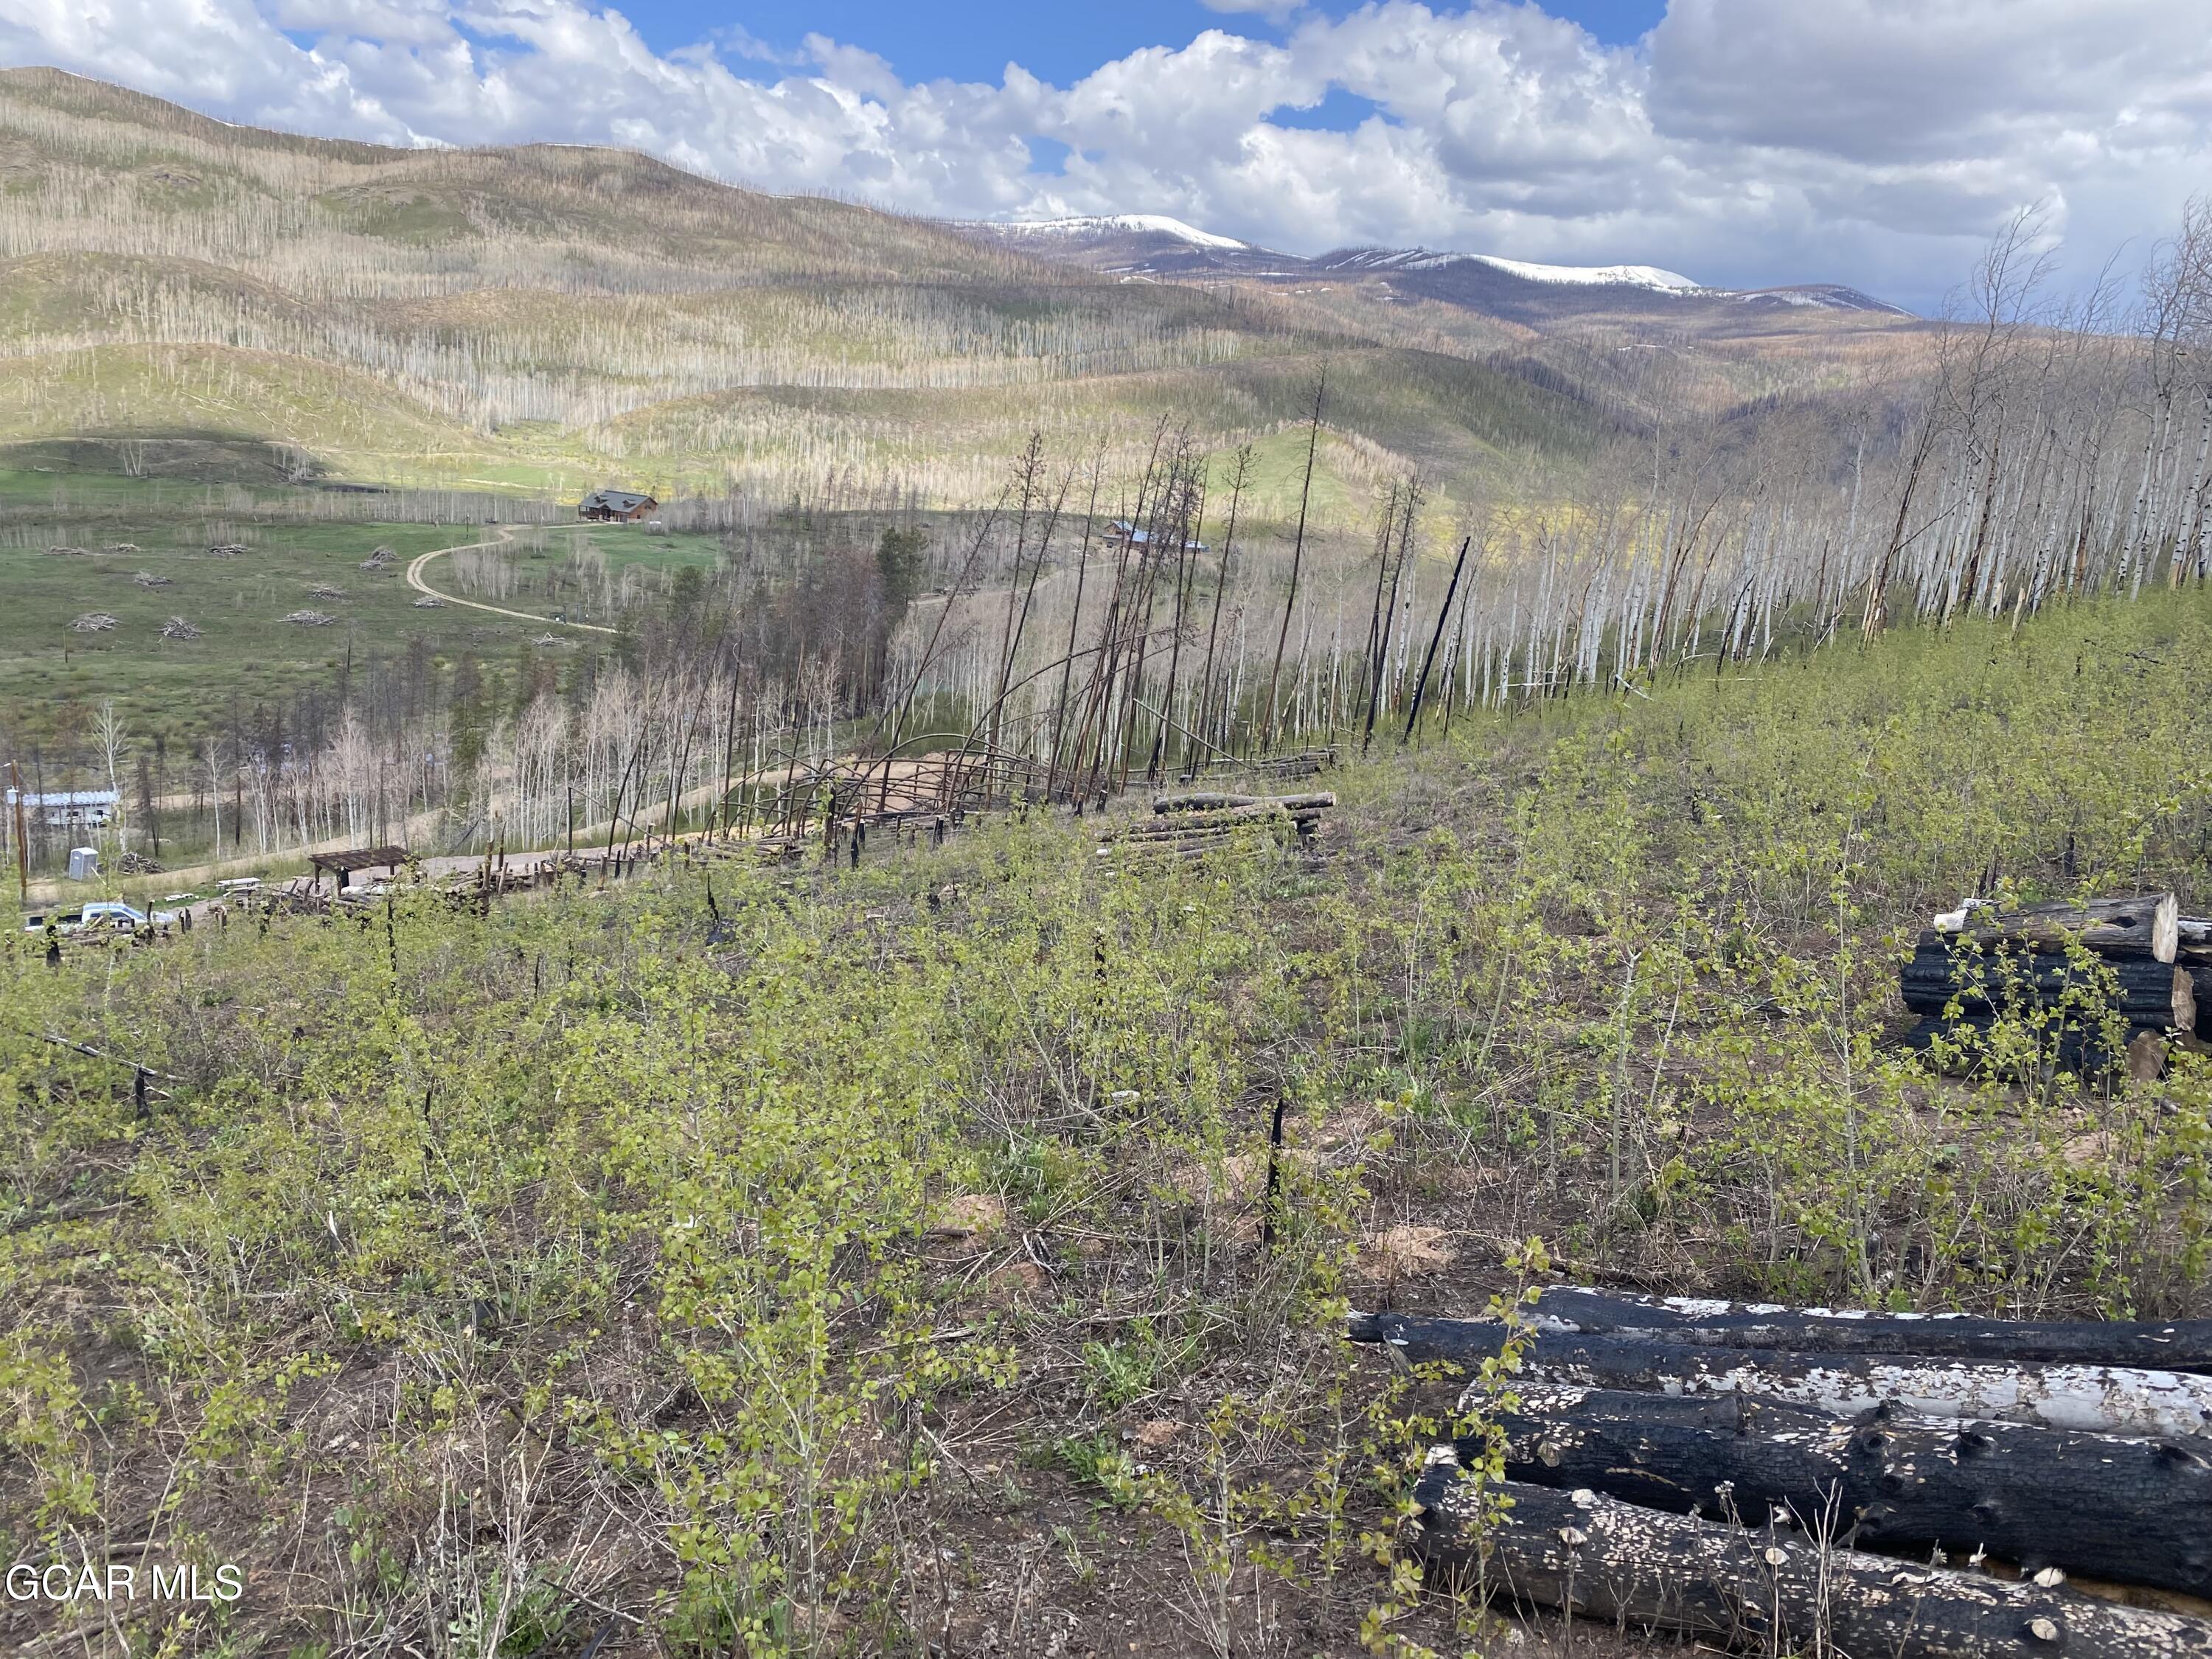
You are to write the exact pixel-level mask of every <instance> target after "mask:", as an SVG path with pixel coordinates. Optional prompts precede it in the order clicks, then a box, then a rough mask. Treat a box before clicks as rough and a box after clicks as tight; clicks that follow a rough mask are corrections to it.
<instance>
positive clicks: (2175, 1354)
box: [1529, 1285, 2212, 1372]
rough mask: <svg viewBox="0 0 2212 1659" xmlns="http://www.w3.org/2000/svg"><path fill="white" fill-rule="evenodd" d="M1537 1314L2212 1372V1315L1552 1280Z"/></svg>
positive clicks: (1752, 1342) (1722, 1341) (1618, 1331)
mask: <svg viewBox="0 0 2212 1659" xmlns="http://www.w3.org/2000/svg"><path fill="white" fill-rule="evenodd" d="M1529 1317H1530V1319H1531V1321H1532V1322H1534V1324H1535V1325H1536V1326H1537V1328H1539V1329H1542V1330H1555V1331H1560V1332H1565V1333H1577V1332H1579V1333H1581V1334H1585V1335H1611V1336H1620V1337H1626V1338H1631V1339H1633V1340H1641V1341H1650V1342H1680V1343H1692V1344H1696V1345H1698V1346H1704V1347H1717V1348H1786V1349H1791V1350H1794V1351H1796V1352H1800V1353H1865V1354H1911V1355H1915V1356H1917V1357H1919V1358H1927V1359H1972V1360H1979V1361H1984V1362H1987V1363H1990V1364H2007V1363H2011V1362H2015V1361H2028V1362H2032V1363H2037V1364H2072V1365H2130V1366H2145V1367H2149V1368H2151V1369H2154V1370H2169V1371H2207V1372H2212V1319H2178V1320H2167V1321H2164V1322H2128V1321H2121V1320H2100V1319H2049V1320H2046V1319H1986V1318H1984V1317H1982V1316H1979V1315H1975V1314H1948V1313H1947V1314H1894V1313H1865V1312H1854V1311H1851V1310H1830V1309H1826V1308H1784V1307H1778V1306H1776V1305H1773V1304H1765V1303H1738V1302H1716V1301H1711V1300H1707V1299H1704V1298H1699V1297H1654V1296H1639V1295H1636V1294H1634V1293H1632V1292H1628V1291H1595V1290H1588V1289H1584V1288H1583V1287H1580V1286H1577V1285H1559V1286H1557V1287H1555V1288H1552V1289H1547V1290H1546V1291H1545V1292H1544V1293H1543V1296H1542V1298H1541V1300H1539V1301H1538V1302H1537V1304H1535V1306H1534V1308H1533V1309H1532V1310H1530V1313H1529Z"/></svg>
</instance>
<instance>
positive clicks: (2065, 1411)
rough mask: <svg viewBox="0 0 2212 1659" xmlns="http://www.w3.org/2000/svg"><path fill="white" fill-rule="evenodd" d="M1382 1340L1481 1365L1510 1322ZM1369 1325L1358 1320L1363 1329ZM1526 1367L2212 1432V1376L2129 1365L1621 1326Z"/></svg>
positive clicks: (1378, 1330) (1967, 1412)
mask: <svg viewBox="0 0 2212 1659" xmlns="http://www.w3.org/2000/svg"><path fill="white" fill-rule="evenodd" d="M1365 1328H1366V1329H1368V1330H1370V1331H1371V1332H1372V1333H1374V1335H1373V1337H1371V1338H1370V1340H1382V1341H1385V1342H1388V1343H1389V1344H1390V1345H1391V1346H1394V1347H1395V1348H1396V1349H1397V1350H1398V1352H1400V1353H1401V1354H1402V1355H1403V1356H1404V1357H1405V1358H1407V1359H1409V1360H1413V1361H1415V1362H1419V1361H1423V1360H1443V1361H1445V1362H1447V1363H1449V1364H1458V1365H1462V1366H1471V1365H1473V1364H1476V1363H1478V1362H1480V1361H1481V1360H1483V1359H1486V1358H1492V1356H1494V1355H1496V1354H1497V1352H1498V1348H1499V1346H1500V1344H1501V1341H1502V1340H1503V1336H1504V1326H1503V1325H1499V1324H1495V1323H1492V1322H1487V1321H1482V1320H1472V1319H1419V1318H1414V1317H1411V1316H1407V1315H1402V1314H1379V1315H1376V1316H1373V1317H1372V1318H1371V1319H1370V1320H1368V1321H1366V1322H1365ZM1359 1329H1360V1324H1359V1323H1358V1322H1355V1325H1354V1335H1355V1339H1356V1337H1357V1335H1358V1330H1359ZM1522 1369H1523V1371H1524V1372H1525V1374H1526V1375H1528V1376H1530V1377H1531V1378H1533V1379H1534V1380H1536V1381H1539V1382H1544V1383H1572V1384H1576V1385H1578V1386H1581V1387H1585V1388H1595V1389H1648V1390H1650V1391H1653V1392H1656V1393H1661V1394H1675V1395H1686V1394H1756V1395H1771V1396H1772V1397H1773V1398H1775V1399H1778V1400H1789V1401H1796V1402H1797V1403H1798V1404H1800V1405H1806V1406H1817V1407H1820V1409H1821V1410H1823V1411H1826V1412H1832V1413H1837V1414H1838V1415H1843V1416H1849V1415H1851V1414H1853V1413H1858V1412H1863V1411H1869V1410H1871V1409H1873V1408H1874V1407H1876V1406H1879V1405H1881V1404H1882V1403H1883V1402H1884V1401H1891V1402H1893V1403H1894V1404H1895V1405H1896V1406H1898V1407H1902V1408H1904V1409H1905V1410H1907V1411H1910V1412H1912V1413H1916V1414H1917V1415H1918V1416H1922V1417H1936V1418H1944V1419H1954V1418H1958V1419H1983V1418H1989V1419H1996V1420H1999V1421H2002V1422H2008V1423H2035V1424H2039V1425H2042V1426H2043V1427H2045V1428H2051V1429H2076V1430H2080V1431H2084V1432H2087V1433H2093V1434H2149V1435H2202V1434H2205V1433H2208V1432H2212V1377H2204V1376H2191V1375H2188V1374H2186V1373H2185V1372H2181V1371H2166V1370H2136V1369H2134V1368H2131V1367H2127V1366H2119V1365H2063V1364H2061V1365H2033V1364H1967V1363H1965V1362H1963V1361H1959V1360H1944V1359H1922V1358H1912V1357H1909V1356H1905V1355H1895V1354H1891V1355H1870V1354H1837V1353H1802V1352H1796V1351H1793V1350H1788V1349H1764V1350H1761V1351H1759V1352H1756V1353H1747V1352H1734V1351H1731V1350H1729V1349H1726V1348H1715V1347H1701V1346H1696V1345H1694V1344H1687V1343H1674V1342H1671V1341H1666V1342H1661V1341H1649V1340H1635V1339H1633V1338H1628V1337H1620V1336H1583V1335H1578V1334H1561V1333H1553V1332H1539V1333H1538V1334H1537V1335H1536V1337H1535V1339H1534V1340H1533V1341H1532V1342H1530V1343H1529V1344H1528V1350H1527V1352H1526V1355H1525V1357H1524V1359H1523V1364H1522Z"/></svg>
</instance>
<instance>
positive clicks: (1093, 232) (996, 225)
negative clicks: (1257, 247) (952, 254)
mask: <svg viewBox="0 0 2212 1659" xmlns="http://www.w3.org/2000/svg"><path fill="white" fill-rule="evenodd" d="M963 228H964V229H970V230H984V231H991V232H994V233H996V234H1000V235H1004V236H1009V237H1014V238H1018V239H1021V240H1028V239H1030V238H1033V237H1043V238H1049V239H1054V240H1065V241H1082V240H1093V239H1097V238H1100V237H1108V236H1120V235H1158V236H1166V237H1170V238H1172V239H1173V240H1176V241H1178V242H1188V243H1189V244H1190V245H1191V246H1193V247H1217V248H1249V247H1250V246H1252V244H1251V243H1249V242H1240V241H1238V240H1237V239H1236V238H1235V237H1234V236H1217V235H1215V234H1213V233H1212V231H1210V230H1200V228H1198V227H1197V226H1195V225H1187V224H1185V223H1183V222H1182V220H1180V219H1170V217H1169V216H1167V215H1166V214H1164V213H1107V214H1090V215H1085V216H1078V217H1075V218H1070V219H1014V220H1009V221H1006V222H993V221H987V220H974V221H970V222H969V223H968V224H966V225H965V226H963Z"/></svg>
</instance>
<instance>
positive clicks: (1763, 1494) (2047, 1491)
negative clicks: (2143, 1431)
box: [1461, 1386, 2212, 1596]
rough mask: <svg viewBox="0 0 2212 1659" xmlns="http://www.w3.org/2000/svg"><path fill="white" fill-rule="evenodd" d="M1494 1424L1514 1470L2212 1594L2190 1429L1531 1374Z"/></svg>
mask: <svg viewBox="0 0 2212 1659" xmlns="http://www.w3.org/2000/svg"><path fill="white" fill-rule="evenodd" d="M1471 1403H1472V1402H1471ZM1498 1425H1499V1426H1500V1427H1501V1428H1503V1429H1504V1431H1505V1434H1506V1437H1507V1451H1506V1474H1508V1475H1509V1476H1510V1478H1512V1479H1513V1480H1526V1481H1530V1482H1533V1483H1534V1484H1535V1485H1538V1486H1556V1487H1562V1488H1566V1489H1569V1490H1571V1489H1574V1488H1577V1487H1584V1486H1587V1487H1590V1488H1592V1489H1594V1490H1595V1491H1597V1492H1603V1493H1605V1494H1607V1496H1608V1497H1613V1498H1621V1499H1623V1500H1625V1501H1626V1502H1629V1503H1634V1504H1645V1505H1648V1506H1649V1507H1650V1508H1654V1509H1661V1510H1669V1511H1672V1512H1674V1513H1677V1514H1681V1513H1695V1514H1700V1515H1704V1516H1708V1517H1718V1518H1724V1519H1741V1520H1742V1521H1745V1522H1750V1523H1753V1524H1762V1523H1765V1522H1769V1521H1771V1519H1772V1518H1773V1517H1774V1516H1775V1515H1776V1513H1777V1512H1780V1513H1782V1514H1784V1515H1786V1516H1788V1517H1790V1524H1792V1525H1795V1526H1796V1527H1797V1528H1800V1529H1801V1530H1815V1531H1817V1530H1820V1529H1823V1528H1825V1529H1826V1530H1828V1531H1829V1532H1830V1533H1832V1534H1833V1536H1834V1537H1835V1538H1836V1540H1837V1541H1838V1542H1840V1543H1842V1544H1844V1545H1845V1546H1847V1547H1874V1548H1877V1549H1882V1550H1887V1551H1890V1552H1892V1553H1901V1554H1910V1555H1913V1556H1916V1557H1917V1558H1919V1559H1926V1558H1927V1557H1928V1555H1929V1552H1930V1551H1931V1550H1933V1549H1936V1548H1941V1549H1943V1550H1945V1551H1947V1552H1948V1553H1952V1554H1954V1555H1955V1556H1957V1557H1959V1558H1960V1559H1966V1558H1968V1557H1972V1556H1977V1555H1980V1554H1987V1555H1990V1556H1993V1557H1996V1559H2000V1560H2003V1561H2008V1562H2016V1563H2018V1564H2019V1565H2021V1568H2022V1569H2023V1570H2025V1571H2028V1572H2034V1571H2039V1570H2040V1569H2042V1568H2045V1567H2050V1566H2056V1567H2059V1568H2062V1569H2063V1570H2064V1571H2067V1572H2069V1573H2077V1574H2083V1575H2087V1576H2088V1577H2097V1578H2108V1579H2112V1580H2115V1581H2118V1582H2124V1583H2137V1584H2148V1585H2152V1586H2154V1587H2156V1588H2158V1589H2169V1590H2180V1591H2184V1592H2186V1593H2188V1594H2190V1595H2199V1596H2207V1595H2212V1458H2208V1456H2207V1455H2206V1451H2207V1449H2208V1448H2206V1447H2205V1446H2204V1445H2203V1444H2202V1443H2199V1444H2197V1445H2194V1446H2192V1445H2191V1444H2189V1443H2185V1442H2183V1441H2179V1440H2152V1439H2131V1438H2127V1437H2122V1436H2118V1435H2104V1434H2075V1433H2069V1432H2067V1431H2061V1430H2054V1429H2042V1428H2034V1427H2031V1426H2029V1425H2024V1424H2018V1423H1991V1422H1984V1423H1966V1424H1960V1423H1940V1422H1935V1421H1931V1420H1929V1419H1921V1418H1915V1417H1911V1416H1909V1415H1907V1414H1905V1413H1899V1412H1895V1411H1892V1410H1890V1409H1888V1408H1887V1407H1878V1408H1876V1409H1875V1410H1874V1411H1872V1412H1869V1413H1863V1414H1862V1415H1861V1416H1859V1417H1857V1418H1856V1419H1845V1418H1838V1417H1834V1416H1831V1415H1830V1414H1828V1413H1826V1412H1822V1411H1819V1410H1816V1409H1814V1408H1813V1407H1807V1406H1796V1405H1790V1404H1788V1403H1786V1402H1784V1401H1776V1400H1763V1399H1759V1398H1755V1397H1753V1396H1749V1395H1712V1396H1689V1397H1685V1398H1675V1397H1672V1396H1668V1395H1648V1394H1628V1393H1621V1392H1617V1391H1613V1390H1610V1389H1562V1388H1553V1387H1541V1386H1540V1387H1537V1388H1534V1389H1523V1390H1522V1391H1521V1394H1520V1407H1519V1409H1518V1410H1517V1411H1515V1412H1511V1413H1505V1414H1504V1415H1502V1416H1500V1417H1499V1418H1498ZM1476 1450H1477V1448H1476V1447H1474V1446H1471V1445H1462V1447H1461V1451H1462V1454H1463V1455H1474V1453H1475V1451H1476Z"/></svg>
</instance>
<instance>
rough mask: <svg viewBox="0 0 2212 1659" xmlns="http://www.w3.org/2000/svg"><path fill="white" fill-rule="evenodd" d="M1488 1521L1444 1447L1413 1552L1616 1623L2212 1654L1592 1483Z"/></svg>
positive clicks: (2077, 1598)
mask: <svg viewBox="0 0 2212 1659" xmlns="http://www.w3.org/2000/svg"><path fill="white" fill-rule="evenodd" d="M1493 1491H1494V1492H1496V1493H1497V1494H1498V1495H1500V1496H1503V1497H1505V1498H1510V1499H1511V1500H1512V1505H1513V1506H1512V1508H1511V1509H1510V1510H1509V1511H1508V1512H1507V1513H1506V1515H1505V1516H1504V1519H1503V1520H1502V1521H1500V1522H1498V1524H1497V1525H1495V1526H1492V1527H1490V1528H1486V1529H1485V1528H1480V1527H1479V1525H1478V1524H1477V1522H1478V1519H1479V1517H1478V1516H1476V1515H1475V1514H1474V1502H1475V1496H1476V1494H1475V1492H1474V1483H1473V1482H1472V1481H1469V1480H1465V1479H1464V1478H1463V1477H1462V1475H1461V1473H1460V1469H1459V1463H1458V1460H1457V1458H1456V1457H1455V1456H1454V1455H1452V1453H1451V1452H1450V1451H1449V1449H1443V1448H1439V1449H1438V1451H1437V1454H1436V1455H1433V1456H1432V1457H1431V1462H1430V1464H1429V1467H1428V1469H1427V1470H1426V1471H1425V1474H1423V1476H1422V1478H1421V1480H1420V1484H1419V1486H1417V1487H1416V1488H1415V1489H1414V1493H1413V1497H1414V1502H1415V1503H1416V1504H1418V1505H1419V1507H1420V1509H1421V1510H1422V1511H1423V1529H1422V1532H1421V1534H1420V1537H1419V1542H1418V1544H1417V1546H1416V1547H1417V1549H1418V1551H1419V1553H1420V1554H1421V1556H1422V1557H1423V1559H1425V1561H1426V1562H1427V1563H1428V1564H1429V1565H1430V1566H1431V1570H1432V1571H1436V1572H1437V1573H1438V1574H1439V1575H1440V1576H1446V1577H1449V1578H1451V1579H1452V1580H1453V1581H1454V1582H1455V1583H1460V1584H1462V1585H1464V1586H1466V1587H1467V1588H1468V1589H1480V1590H1482V1591H1485V1592H1486V1593H1488V1594H1491V1595H1510V1596H1511V1597H1513V1598H1515V1599H1516V1600H1519V1601H1528V1602H1534V1603H1535V1604H1537V1605H1539V1606H1542V1607H1564V1608H1571V1610H1572V1611H1573V1612H1574V1613H1578V1614H1581V1615H1583V1616H1584V1617H1588V1618H1591V1619H1594V1620H1603V1621H1606V1622H1608V1623H1611V1622H1615V1621H1619V1622H1621V1623H1625V1624H1635V1625H1641V1626H1656V1627H1660V1628H1663V1629H1667V1630H1676V1631H1686V1632H1693V1633H1696V1634H1699V1635H1702V1636H1709V1637H1715V1638H1720V1639H1722V1640H1724V1641H1728V1642H1730V1643H1735V1644H1746V1645H1750V1644H1757V1645H1758V1647H1759V1650H1761V1651H1763V1652H1821V1653H1839V1654H1852V1655H1861V1656H1871V1655H1876V1654H1879V1655H1881V1656H1884V1659H2014V1656H2022V1655H2038V1654H2060V1653H2063V1654H2066V1655H2068V1656H2070V1659H2180V1656H2204V1655H2212V1623H2209V1622H2207V1621H2205V1620H2198V1619H2190V1618H2185V1617H2183V1616H2181V1615H2179V1614H2176V1613H2150V1612H2146V1611H2144V1610H2142V1609H2141V1608H2136V1607H2119V1606H2116V1605H2114V1604H2112V1603H2111V1602H2106V1601H2092V1600H2090V1599H2089V1598H2087V1597H2086V1596H2081V1595H2074V1594H2072V1593H2070V1592H2069V1591H2067V1590H2064V1589H2059V1588H2057V1587H2056V1586H2045V1585H2043V1584H2039V1583H2033V1582H2029V1583H2007V1582H2004V1581H2002V1580H1998V1579H1994V1578H1987V1577H1982V1576H1980V1575H1979V1574H1974V1573H1966V1572H1953V1571H1945V1570H1943V1569H1942V1568H1936V1567H1923V1566H1917V1565H1912V1564H1910V1563H1907V1562H1903V1561H1897V1560H1893V1559H1889V1558H1887V1557H1884V1556H1879V1555H1873V1554H1869V1553H1864V1552H1861V1551H1857V1550H1845V1549H1836V1548H1834V1547H1824V1546H1823V1545H1822V1544H1821V1543H1820V1542H1819V1541H1799V1540H1796V1539H1793V1538H1784V1537H1779V1536H1773V1535H1770V1534H1762V1533H1756V1532H1751V1531H1747V1530H1746V1529H1744V1528H1741V1527H1735V1526H1729V1525H1727V1524H1724V1523H1721V1522H1711V1521H1701V1520H1697V1519H1694V1518H1692V1517H1690V1516H1678V1515H1667V1514H1662V1513H1661V1512H1659V1511H1657V1510H1648V1509H1643V1508H1639V1507H1638V1506H1637V1505H1636V1504H1624V1503H1622V1502H1620V1500H1619V1499H1617V1498H1605V1497H1601V1496H1599V1495H1598V1494H1596V1493H1595V1492H1589V1491H1587V1490H1584V1491H1577V1492H1554V1491H1553V1490H1551V1489H1550V1488H1548V1487H1545V1486H1527V1485H1523V1484H1522V1483H1520V1482H1517V1481H1507V1482H1505V1483H1504V1484H1503V1485H1501V1486H1498V1487H1496V1488H1493Z"/></svg>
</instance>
